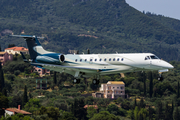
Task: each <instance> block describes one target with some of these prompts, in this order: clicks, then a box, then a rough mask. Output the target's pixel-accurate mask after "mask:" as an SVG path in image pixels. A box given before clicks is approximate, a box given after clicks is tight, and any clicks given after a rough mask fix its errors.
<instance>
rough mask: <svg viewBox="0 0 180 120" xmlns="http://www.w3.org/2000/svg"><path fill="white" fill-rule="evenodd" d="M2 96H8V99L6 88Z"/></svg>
mask: <svg viewBox="0 0 180 120" xmlns="http://www.w3.org/2000/svg"><path fill="white" fill-rule="evenodd" d="M2 94H3V95H4V96H6V97H7V91H6V88H3V90H2Z"/></svg>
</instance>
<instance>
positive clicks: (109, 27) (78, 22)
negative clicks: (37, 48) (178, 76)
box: [0, 0, 180, 61]
mask: <svg viewBox="0 0 180 120" xmlns="http://www.w3.org/2000/svg"><path fill="white" fill-rule="evenodd" d="M0 11H1V13H0V32H1V36H0V38H1V41H0V44H1V46H2V49H4V48H7V47H8V44H9V43H11V44H15V45H18V46H26V43H25V42H24V41H23V39H22V40H21V39H20V38H13V37H9V36H7V35H8V34H9V33H11V32H13V33H14V34H21V32H22V31H24V32H25V34H30V35H39V36H43V37H45V38H44V39H41V40H40V42H41V43H42V45H43V46H44V47H45V49H48V50H51V51H56V52H60V53H65V54H66V53H68V50H79V53H80V54H81V53H82V52H84V53H87V51H86V50H87V49H90V50H91V53H115V52H116V51H117V52H119V53H122V52H125V53H127V52H152V53H154V54H156V55H157V56H159V57H160V58H163V59H165V60H168V61H170V60H179V55H178V54H179V44H180V41H179V39H180V33H179V32H180V29H179V20H175V19H171V18H166V17H163V16H160V15H158V16H157V15H151V14H150V13H147V14H143V13H141V12H139V11H137V10H135V9H134V8H132V7H131V6H129V5H128V4H127V3H126V2H125V0H108V1H107V0H101V1H98V0H83V1H82V0H68V1H64V0H51V1H34V0H29V1H28V2H27V1H26V2H24V0H19V1H14V0H10V1H8V2H7V1H5V0H2V1H1V5H0ZM149 14H150V15H149ZM169 23H170V24H169ZM7 29H8V30H10V31H7ZM87 43H88V44H87ZM94 43H95V44H94Z"/></svg>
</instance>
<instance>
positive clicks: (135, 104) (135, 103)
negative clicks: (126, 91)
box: [134, 96, 137, 109]
mask: <svg viewBox="0 0 180 120" xmlns="http://www.w3.org/2000/svg"><path fill="white" fill-rule="evenodd" d="M136 106H137V102H136V96H135V99H134V109H135V107H136Z"/></svg>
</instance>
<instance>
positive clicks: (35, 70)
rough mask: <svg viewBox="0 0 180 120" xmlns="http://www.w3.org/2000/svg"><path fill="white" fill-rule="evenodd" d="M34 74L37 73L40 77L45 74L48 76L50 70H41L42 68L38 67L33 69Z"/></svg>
mask: <svg viewBox="0 0 180 120" xmlns="http://www.w3.org/2000/svg"><path fill="white" fill-rule="evenodd" d="M34 72H38V74H39V75H40V76H43V75H45V74H50V70H47V69H42V68H38V67H34Z"/></svg>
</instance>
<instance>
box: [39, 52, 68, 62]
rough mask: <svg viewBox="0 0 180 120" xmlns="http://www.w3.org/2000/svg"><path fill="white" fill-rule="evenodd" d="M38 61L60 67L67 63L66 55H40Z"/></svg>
mask: <svg viewBox="0 0 180 120" xmlns="http://www.w3.org/2000/svg"><path fill="white" fill-rule="evenodd" d="M36 61H37V62H40V63H46V64H56V65H60V64H62V63H63V62H64V61H65V57H64V55H61V54H57V53H49V54H42V55H38V56H37V57H36Z"/></svg>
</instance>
